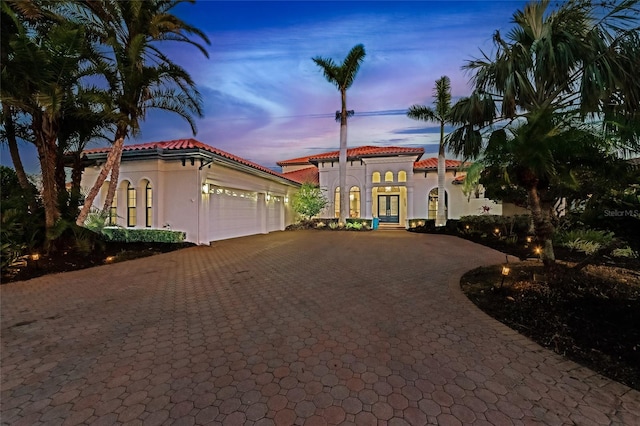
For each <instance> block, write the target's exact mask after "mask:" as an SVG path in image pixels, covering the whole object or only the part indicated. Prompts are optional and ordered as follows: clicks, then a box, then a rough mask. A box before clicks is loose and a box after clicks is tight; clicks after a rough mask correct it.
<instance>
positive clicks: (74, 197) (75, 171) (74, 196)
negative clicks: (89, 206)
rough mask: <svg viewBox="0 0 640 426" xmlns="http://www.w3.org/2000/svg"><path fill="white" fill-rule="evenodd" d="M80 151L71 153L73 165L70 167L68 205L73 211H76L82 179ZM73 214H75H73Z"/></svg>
mask: <svg viewBox="0 0 640 426" xmlns="http://www.w3.org/2000/svg"><path fill="white" fill-rule="evenodd" d="M81 155H82V154H81V152H80V151H78V152H75V153H74V154H73V165H72V167H71V195H70V198H69V206H70V207H71V208H72V209H73V211H74V212H75V213H78V204H79V202H80V197H81V196H82V194H81V193H80V182H81V181H82V171H83V167H82V157H81ZM74 216H75V214H74Z"/></svg>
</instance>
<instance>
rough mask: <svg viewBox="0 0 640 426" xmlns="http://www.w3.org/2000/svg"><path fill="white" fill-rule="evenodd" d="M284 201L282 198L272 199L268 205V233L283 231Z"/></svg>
mask: <svg viewBox="0 0 640 426" xmlns="http://www.w3.org/2000/svg"><path fill="white" fill-rule="evenodd" d="M283 201H284V200H283V199H282V197H271V200H269V202H268V203H267V232H272V231H281V230H282V229H283V224H284V220H283V215H284V209H283Z"/></svg>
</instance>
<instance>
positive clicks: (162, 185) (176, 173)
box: [81, 159, 297, 244]
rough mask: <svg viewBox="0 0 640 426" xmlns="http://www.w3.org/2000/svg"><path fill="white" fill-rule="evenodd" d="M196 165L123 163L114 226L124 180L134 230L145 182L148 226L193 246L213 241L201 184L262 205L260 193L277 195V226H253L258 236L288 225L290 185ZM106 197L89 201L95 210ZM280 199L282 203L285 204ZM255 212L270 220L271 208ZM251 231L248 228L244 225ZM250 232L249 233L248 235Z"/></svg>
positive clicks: (123, 221)
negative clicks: (180, 234)
mask: <svg viewBox="0 0 640 426" xmlns="http://www.w3.org/2000/svg"><path fill="white" fill-rule="evenodd" d="M199 166H200V164H199V162H195V164H193V165H192V164H191V163H190V162H189V161H187V162H186V163H185V165H184V166H183V165H182V162H181V161H180V160H172V161H164V160H159V159H152V160H137V161H135V160H134V161H123V162H122V164H121V167H120V176H119V179H118V180H119V185H118V190H117V194H116V196H117V214H118V216H119V217H118V220H117V223H118V225H120V226H127V182H131V183H132V184H133V185H134V187H135V188H136V214H137V221H136V222H137V223H136V225H135V227H136V228H142V227H145V225H146V221H145V195H146V194H145V185H146V181H147V180H148V181H149V182H151V185H152V190H153V192H152V194H153V196H152V198H153V202H152V214H153V221H152V224H151V227H152V228H163V227H166V226H167V227H170V228H171V229H173V230H179V231H184V232H186V240H187V241H190V242H194V243H198V244H206V243H209V242H210V241H213V240H215V238H213V236H214V235H213V233H212V230H210V229H209V228H210V226H209V224H210V220H209V215H214V216H215V214H216V212H215V211H211V209H210V198H209V197H210V196H209V195H208V194H204V193H203V192H202V185H203V184H204V183H207V184H211V185H217V186H219V187H224V188H232V189H233V188H235V189H241V190H246V191H252V192H255V193H259V194H261V197H262V200H264V202H265V203H266V198H267V197H266V195H267V194H269V195H270V197H276V196H277V197H280V198H281V203H280V204H281V206H279V207H278V209H281V212H280V213H281V214H279V215H278V217H280V218H281V219H279V223H278V225H277V226H274V225H273V222H274V221H273V220H271V223H272V225H271V226H269V227H268V226H267V223H268V222H267V218H266V217H265V220H264V224H263V225H264V226H262V227H259V228H256V229H257V231H258V232H268V231H270V230H275V229H281V230H283V229H284V228H285V227H286V226H287V225H289V224H290V223H292V220H293V216H294V215H293V212H292V211H291V202H290V200H291V198H292V196H293V194H294V193H295V192H296V191H297V188H296V187H294V186H290V185H286V184H283V183H280V182H276V181H273V180H271V179H269V178H267V177H262V176H256V175H252V174H250V172H247V171H242V170H235V169H232V168H229V167H225V166H224V165H221V164H217V163H213V164H211V165H210V166H208V167H205V168H204V169H203V170H199ZM99 172H100V168H99V167H89V168H87V169H85V172H84V173H83V176H82V182H81V186H82V187H83V188H84V189H85V190H86V191H88V189H89V188H90V187H91V186H92V185H93V183H94V182H95V181H96V179H97V177H98V174H99ZM105 196H106V184H105V185H104V186H103V190H102V191H101V192H100V193H99V195H98V197H96V200H95V202H94V206H95V207H96V208H102V204H103V202H104V197H105ZM285 201H286V202H285ZM271 207H272V208H271V210H270V211H269V212H267V211H268V209H266V208H265V209H263V210H262V211H261V213H262V214H264V215H265V216H266V215H267V214H269V215H271V217H272V218H273V217H274V210H273V206H271ZM246 229H249V230H251V227H246ZM251 233H255V232H251Z"/></svg>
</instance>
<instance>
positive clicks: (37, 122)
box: [32, 114, 60, 241]
mask: <svg viewBox="0 0 640 426" xmlns="http://www.w3.org/2000/svg"><path fill="white" fill-rule="evenodd" d="M32 128H33V131H34V135H35V141H36V148H37V150H38V157H39V159H40V169H41V172H42V204H43V206H44V218H45V229H46V238H47V241H49V240H50V239H51V235H50V230H51V229H53V227H54V225H55V224H56V222H57V221H58V219H59V218H60V210H59V208H58V191H57V185H56V176H55V174H56V154H57V147H56V133H55V131H54V129H53V123H52V122H50V120H49V119H48V118H47V117H46V116H42V115H40V114H35V115H34V116H33V123H32Z"/></svg>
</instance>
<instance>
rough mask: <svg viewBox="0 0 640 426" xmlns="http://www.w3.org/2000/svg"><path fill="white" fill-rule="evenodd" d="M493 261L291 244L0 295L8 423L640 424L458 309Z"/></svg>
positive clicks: (427, 242) (116, 269) (178, 256)
mask: <svg viewBox="0 0 640 426" xmlns="http://www.w3.org/2000/svg"><path fill="white" fill-rule="evenodd" d="M503 260H504V256H503V255H501V254H500V253H498V252H495V251H492V250H489V249H486V248H484V247H481V246H478V245H475V244H472V243H470V242H467V241H464V240H459V239H456V238H452V237H446V236H434V235H418V234H411V233H407V232H403V231H395V232H394V231H377V232H369V233H346V232H318V231H300V232H281V233H275V234H270V235H260V236H254V237H248V238H241V239H236V240H231V241H224V242H219V243H216V244H215V245H214V246H213V247H194V248H191V249H186V250H182V251H179V252H174V253H168V254H164V255H160V256H156V257H151V258H146V259H140V260H136V261H130V262H124V263H119V264H114V265H109V266H104V267H99V268H95V269H91V270H84V271H78V272H73V273H65V274H61V275H56V276H48V277H43V278H40V279H36V280H32V281H29V282H24V283H16V284H9V285H6V286H2V288H1V291H2V294H1V295H2V358H1V360H2V366H1V368H2V393H1V398H2V422H3V423H5V424H28V425H36V424H41V423H46V424H78V423H87V424H117V423H126V424H145V425H146V424H167V425H168V424H194V423H195V424H206V423H217V424H220V423H222V424H233V425H240V424H256V425H258V424H260V425H262V424H274V423H275V424H294V423H295V424H325V423H328V424H338V423H343V422H346V423H356V424H362V425H370V424H371V425H373V424H389V425H391V424H407V423H409V424H427V423H439V424H443V425H445V424H447V425H449V424H460V423H464V424H500V425H502V424H536V423H538V424H580V425H588V424H610V423H613V424H628V425H632V424H639V423H640V417H639V416H640V393H639V392H636V391H633V390H629V388H627V387H625V386H623V385H620V384H618V383H616V382H613V381H610V380H608V379H605V378H603V377H601V376H599V375H596V374H594V373H593V372H591V371H590V370H588V369H586V368H581V367H579V366H578V365H576V364H574V363H571V362H567V361H564V360H563V359H562V358H560V357H559V356H556V355H554V354H552V353H551V352H549V351H547V350H544V349H542V348H541V347H539V346H538V345H536V344H534V343H532V342H530V341H529V340H528V339H526V338H523V337H521V336H519V335H518V334H516V333H514V332H511V331H510V330H509V329H508V328H506V327H504V326H502V325H501V324H499V323H497V322H496V321H494V320H492V319H490V318H489V317H487V316H485V315H484V314H483V313H481V312H480V311H478V310H477V309H476V308H475V307H474V306H473V305H472V304H471V303H470V302H469V301H467V300H466V299H465V298H464V296H463V295H462V294H461V292H460V290H459V289H458V281H459V277H460V275H461V274H462V273H463V272H464V271H465V270H468V269H470V268H473V267H475V266H478V265H481V264H487V263H499V262H501V261H503ZM387 422H388V423H387Z"/></svg>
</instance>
